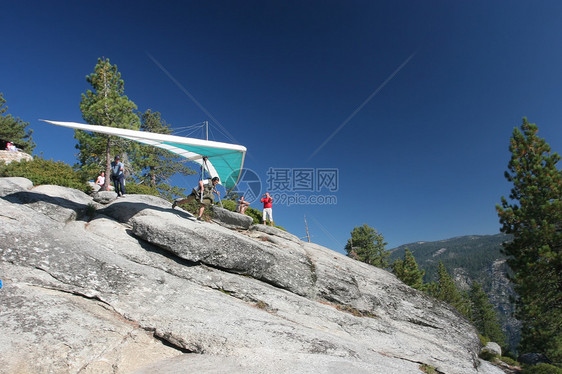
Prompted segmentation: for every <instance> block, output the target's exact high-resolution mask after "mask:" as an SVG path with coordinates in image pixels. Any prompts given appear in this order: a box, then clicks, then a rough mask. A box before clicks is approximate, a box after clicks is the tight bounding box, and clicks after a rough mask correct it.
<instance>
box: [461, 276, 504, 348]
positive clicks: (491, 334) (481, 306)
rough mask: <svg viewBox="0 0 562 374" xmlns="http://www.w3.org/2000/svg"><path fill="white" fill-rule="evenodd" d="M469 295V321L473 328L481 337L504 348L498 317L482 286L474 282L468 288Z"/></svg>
mask: <svg viewBox="0 0 562 374" xmlns="http://www.w3.org/2000/svg"><path fill="white" fill-rule="evenodd" d="M469 295H470V304H471V315H470V320H471V322H472V324H473V325H474V327H476V329H477V330H478V332H479V333H480V334H481V335H483V336H485V337H487V338H488V339H490V340H491V341H493V342H496V343H498V344H499V345H500V346H502V347H503V346H505V334H504V333H503V331H502V330H501V328H500V323H499V321H498V315H497V314H496V311H495V310H494V306H493V305H492V303H491V302H490V299H489V298H488V295H487V294H486V292H484V290H483V289H482V285H481V284H480V283H478V282H474V283H473V284H472V287H471V288H470V293H469Z"/></svg>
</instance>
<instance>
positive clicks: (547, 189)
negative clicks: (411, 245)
mask: <svg viewBox="0 0 562 374" xmlns="http://www.w3.org/2000/svg"><path fill="white" fill-rule="evenodd" d="M537 134H538V127H537V126H536V125H535V124H531V123H529V122H528V121H527V119H526V118H524V119H523V124H522V125H521V130H519V129H518V128H515V129H514V130H513V135H512V137H511V140H510V146H509V150H510V152H511V159H510V161H509V163H508V171H507V172H506V173H505V176H506V178H507V180H508V181H509V182H511V183H513V187H512V189H511V193H510V195H509V198H510V202H508V200H507V199H506V198H505V197H502V199H501V206H500V205H497V206H496V209H497V212H498V215H499V218H500V223H501V225H502V227H501V231H502V232H504V233H507V234H512V235H513V240H512V241H511V242H509V243H506V244H505V245H504V248H503V252H504V254H506V255H507V256H508V260H507V262H508V265H509V266H510V268H511V270H512V271H513V273H514V275H513V277H512V281H513V282H514V284H515V291H516V292H517V294H518V295H519V298H518V300H517V301H516V307H517V311H516V317H517V318H518V319H519V320H520V321H521V322H522V329H521V342H520V347H519V348H520V349H519V350H520V351H521V352H541V353H545V354H547V355H548V356H549V357H550V358H551V360H553V361H558V362H561V361H562V173H561V171H560V170H559V169H558V168H557V166H556V164H557V163H558V161H560V156H559V155H558V154H557V153H551V150H550V146H549V145H548V144H547V143H546V141H545V140H544V139H542V138H540V137H539V136H538V135H537Z"/></svg>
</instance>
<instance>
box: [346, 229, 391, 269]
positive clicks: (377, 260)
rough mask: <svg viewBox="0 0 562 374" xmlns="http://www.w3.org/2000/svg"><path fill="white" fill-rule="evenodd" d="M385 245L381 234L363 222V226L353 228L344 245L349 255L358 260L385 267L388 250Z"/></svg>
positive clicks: (386, 265)
mask: <svg viewBox="0 0 562 374" xmlns="http://www.w3.org/2000/svg"><path fill="white" fill-rule="evenodd" d="M386 245H387V243H385V241H384V237H383V236H382V234H379V233H378V232H377V230H375V229H374V228H372V227H370V226H368V225H367V224H363V226H359V227H355V228H354V229H353V231H352V232H351V238H350V239H349V240H348V241H347V244H346V245H345V250H346V252H347V255H348V256H349V257H351V258H354V259H356V260H358V261H362V262H366V263H367V264H370V265H373V266H377V267H380V268H387V267H388V256H389V255H390V252H388V251H387V250H386V249H385V246H386Z"/></svg>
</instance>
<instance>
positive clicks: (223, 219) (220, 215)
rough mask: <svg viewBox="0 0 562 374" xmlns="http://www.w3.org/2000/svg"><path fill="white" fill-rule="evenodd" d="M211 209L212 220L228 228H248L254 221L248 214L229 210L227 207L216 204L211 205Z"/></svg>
mask: <svg viewBox="0 0 562 374" xmlns="http://www.w3.org/2000/svg"><path fill="white" fill-rule="evenodd" d="M212 211H213V222H216V223H218V224H219V225H221V226H224V227H227V228H230V229H242V230H248V229H249V228H250V226H251V225H252V223H253V222H254V220H253V218H252V217H250V216H247V215H244V214H240V213H238V212H231V211H230V210H228V209H224V208H221V207H218V206H216V205H213V207H212Z"/></svg>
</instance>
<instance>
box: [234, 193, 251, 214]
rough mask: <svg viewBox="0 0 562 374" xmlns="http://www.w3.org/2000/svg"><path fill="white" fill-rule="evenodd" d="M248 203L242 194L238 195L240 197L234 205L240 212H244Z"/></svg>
mask: <svg viewBox="0 0 562 374" xmlns="http://www.w3.org/2000/svg"><path fill="white" fill-rule="evenodd" d="M249 205H250V203H249V202H247V201H246V200H244V195H242V196H240V199H238V205H237V206H236V211H237V212H238V213H240V214H246V209H247V208H248V206H249Z"/></svg>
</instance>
